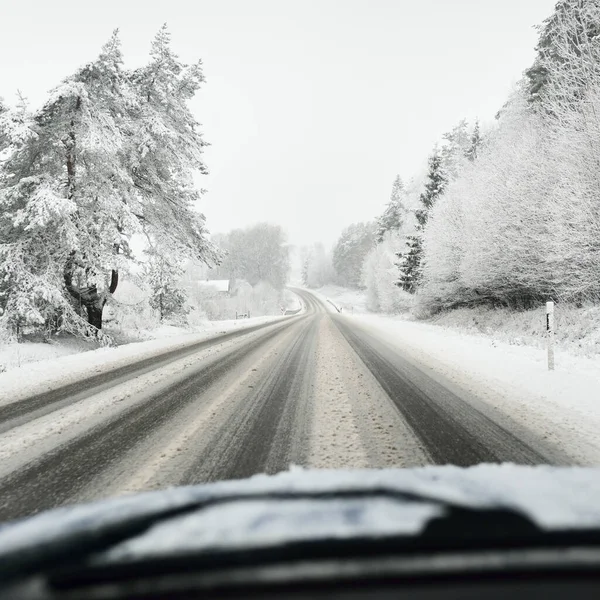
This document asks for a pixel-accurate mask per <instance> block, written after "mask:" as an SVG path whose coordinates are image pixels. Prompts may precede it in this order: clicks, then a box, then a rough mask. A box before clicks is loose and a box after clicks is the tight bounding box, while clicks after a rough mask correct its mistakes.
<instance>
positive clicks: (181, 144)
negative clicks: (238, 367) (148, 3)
mask: <svg viewBox="0 0 600 600" xmlns="http://www.w3.org/2000/svg"><path fill="white" fill-rule="evenodd" d="M201 81H202V77H201V73H200V71H199V67H198V65H195V66H192V67H189V68H186V67H185V66H184V65H182V64H180V63H179V62H177V60H176V57H174V56H173V55H172V54H169V50H168V34H167V32H166V30H164V28H163V29H162V30H161V31H160V32H159V34H158V36H157V38H156V39H155V41H154V43H153V47H152V57H151V61H150V64H149V65H148V66H147V67H144V68H141V69H138V70H137V71H135V72H134V73H130V72H128V71H126V70H125V69H124V67H123V61H122V55H121V49H120V42H119V38H118V35H117V33H116V32H115V33H114V34H113V36H112V37H111V39H110V40H109V42H108V43H107V44H106V45H105V46H104V47H103V49H102V52H101V53H100V56H99V57H98V58H97V59H96V60H95V61H93V62H91V63H89V64H87V65H85V66H84V67H82V68H80V69H78V70H77V71H76V72H75V73H74V74H73V75H72V76H70V77H68V78H67V79H65V80H64V81H63V82H62V83H61V84H60V85H59V86H58V87H57V88H55V89H54V90H53V91H52V93H51V95H50V98H49V100H48V101H47V102H46V104H45V105H44V106H43V107H42V108H41V109H40V110H39V111H37V112H36V113H35V114H34V115H33V118H32V123H31V126H30V127H29V128H28V129H27V133H26V134H24V135H22V136H21V139H20V140H17V142H16V143H15V144H13V146H14V148H13V150H12V152H11V155H10V157H9V159H8V160H7V161H6V162H5V163H4V165H3V168H2V179H1V180H0V181H1V187H0V209H1V213H0V237H1V241H2V244H1V246H0V277H1V278H2V279H3V280H4V281H5V282H7V281H8V282H9V284H8V285H9V293H8V295H7V296H8V297H7V301H6V305H7V310H6V313H7V314H8V315H9V316H10V318H11V319H14V320H17V321H18V320H25V321H27V322H30V323H38V324H39V323H42V322H44V321H45V319H46V318H47V313H48V311H49V312H51V313H52V312H56V311H58V312H60V313H61V315H62V319H63V326H64V327H65V328H68V329H71V330H77V331H83V330H86V329H87V330H89V331H97V330H99V329H101V327H102V312H103V308H104V306H105V304H106V302H107V301H108V299H109V298H110V295H111V294H112V293H113V292H114V291H115V289H116V287H117V284H118V273H119V270H120V269H127V267H128V265H129V263H130V261H131V259H132V257H131V254H130V251H129V240H130V238H131V236H132V235H134V234H136V233H140V232H143V233H145V234H146V235H147V236H148V237H149V238H150V239H151V240H152V243H153V245H154V246H155V247H160V248H161V249H162V251H164V252H168V253H170V254H171V255H172V256H175V255H177V254H179V255H184V254H187V255H190V256H193V257H195V258H199V259H203V260H211V259H213V258H214V257H215V256H216V255H215V252H214V249H213V248H212V246H211V244H210V243H209V242H208V241H207V239H206V237H205V230H204V219H203V217H202V215H200V214H199V213H197V212H195V210H194V208H193V207H194V203H195V201H196V200H197V199H198V197H199V193H198V192H197V191H196V190H195V189H194V187H193V183H192V173H193V172H194V171H195V170H200V171H201V172H204V171H205V168H204V166H203V165H202V163H201V161H200V158H199V154H200V152H201V149H202V147H203V145H204V142H203V141H202V138H201V135H200V134H199V132H198V129H197V128H198V125H197V123H196V122H195V120H194V119H193V118H192V116H191V113H190V112H189V110H188V109H187V107H186V103H187V101H188V100H189V99H190V98H191V97H192V96H193V94H194V93H195V91H196V90H197V89H198V87H199V85H200V82H201ZM65 290H66V291H67V292H68V293H65ZM82 310H85V312H86V313H87V314H86V316H87V319H85V320H84V319H82V318H81V311H82ZM86 321H87V324H86ZM90 326H91V327H90Z"/></svg>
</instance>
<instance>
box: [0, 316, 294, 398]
mask: <svg viewBox="0 0 600 600" xmlns="http://www.w3.org/2000/svg"><path fill="white" fill-rule="evenodd" d="M282 318H283V317H255V318H251V319H239V320H237V321H236V320H232V321H215V322H209V323H207V325H206V328H205V329H204V330H203V331H201V332H196V333H189V332H188V333H182V331H185V330H181V329H179V328H176V327H165V328H162V329H161V330H158V331H156V332H154V335H157V336H158V338H157V339H153V340H149V341H145V342H134V343H131V344H124V345H123V346H119V347H117V348H98V349H97V350H90V351H88V352H82V351H81V350H79V351H78V353H76V354H73V353H71V354H70V355H68V356H58V357H57V356H51V355H50V356H49V358H48V359H47V360H43V359H38V361H37V362H31V363H28V364H21V365H20V366H19V365H18V364H14V366H13V368H12V369H11V370H10V371H7V372H5V373H0V404H8V403H10V402H14V401H16V400H20V399H23V398H27V397H28V396H32V395H35V394H40V393H42V392H47V391H50V390H52V389H55V388H57V387H61V386H63V385H67V384H69V383H72V382H74V381H77V380H79V379H82V378H85V377H88V376H90V375H97V374H99V373H102V372H106V371H111V370H113V369H116V368H118V367H121V366H124V365H127V364H131V363H134V362H136V361H138V360H143V359H145V358H150V357H151V356H156V355H158V354H162V353H165V352H168V351H170V350H175V349H177V348H184V347H186V346H189V345H191V344H194V343H197V342H200V341H202V340H205V339H209V338H211V337H214V336H216V335H219V334H221V333H227V332H229V331H233V330H238V329H247V328H248V327H253V326H255V325H259V324H261V323H269V322H275V321H278V320H280V319H282ZM46 345H47V344H36V346H46ZM13 346H14V347H13ZM26 347H27V343H24V344H13V345H11V347H9V349H8V351H7V352H11V351H12V352H17V351H20V349H21V348H26ZM50 348H52V346H51V345H50Z"/></svg>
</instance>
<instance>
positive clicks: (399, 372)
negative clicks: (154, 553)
mask: <svg viewBox="0 0 600 600" xmlns="http://www.w3.org/2000/svg"><path fill="white" fill-rule="evenodd" d="M297 293H298V295H299V296H301V298H302V299H303V301H304V304H305V306H306V311H305V312H304V313H302V314H300V315H298V316H293V317H286V318H283V319H277V320H274V321H271V322H264V323H259V324H255V325H252V326H249V327H247V328H246V329H243V330H236V331H230V332H228V333H224V334H222V335H220V336H217V337H214V336H213V337H205V338H203V339H200V340H194V341H190V343H188V344H184V345H176V344H174V345H173V347H169V348H167V349H166V351H165V349H163V351H162V352H148V353H147V354H146V355H144V356H143V357H141V358H140V359H139V360H133V359H132V357H130V359H129V360H126V361H124V362H123V361H121V363H119V364H118V365H113V367H111V368H110V369H99V371H98V372H97V373H95V374H94V375H93V377H89V376H87V377H80V381H77V380H76V379H75V380H73V381H71V380H69V381H67V382H64V385H62V386H61V385H58V384H57V383H56V381H55V382H54V383H53V384H49V385H47V386H46V389H45V391H44V388H43V386H42V388H40V386H38V388H36V389H35V390H33V388H32V392H31V393H30V394H29V397H16V398H13V399H12V401H11V400H8V401H4V402H2V403H1V405H0V520H7V519H11V518H16V517H19V516H22V515H28V514H31V513H33V512H36V511H38V510H41V509H45V508H50V507H53V506H58V505H62V504H66V503H72V502H81V501H86V500H91V499H96V498H102V497H108V496H112V495H118V494H124V493H130V492H137V491H140V490H148V489H157V488H164V487H168V486H175V485H183V484H192V483H198V482H205V481H215V480H220V479H233V478H240V477H247V476H250V475H253V474H255V473H262V472H267V473H275V472H278V471H281V470H286V469H287V468H289V466H290V465H291V464H297V465H304V466H309V467H318V468H320V467H338V468H339V467H350V468H357V467H389V466H397V467H409V466H419V465H426V464H432V463H433V464H446V463H452V464H456V465H471V464H477V463H481V462H515V463H521V464H537V463H553V464H562V463H569V462H573V461H572V459H571V458H570V457H568V456H566V455H565V454H564V453H562V452H561V450H560V448H559V447H558V446H557V445H556V444H552V443H550V442H549V441H548V440H544V439H543V437H542V436H540V435H538V434H537V433H536V432H534V431H533V430H531V429H530V428H527V427H525V426H524V425H523V423H522V422H519V421H517V420H513V419H512V418H511V417H510V415H508V414H506V413H503V412H501V411H497V410H495V408H494V407H493V406H491V405H489V404H486V403H485V402H482V401H480V400H478V399H477V398H476V397H475V396H474V394H473V393H472V392H468V393H467V391H466V390H465V391H464V393H463V390H461V389H460V387H459V386H457V385H456V383H455V382H452V381H450V380H448V381H446V380H444V378H443V375H440V374H439V373H433V372H431V369H429V368H428V367H427V366H426V365H424V364H419V363H418V362H415V360H414V359H411V357H410V356H407V355H406V353H405V352H404V351H402V350H401V349H399V348H398V347H396V346H394V344H392V343H390V342H389V340H386V338H385V336H384V335H380V334H378V333H377V331H376V329H375V328H373V327H370V328H369V327H366V326H365V324H364V323H362V322H361V321H360V319H355V318H353V317H348V316H344V315H338V314H336V313H334V312H333V311H332V310H329V309H328V307H327V305H326V304H324V303H322V302H321V301H320V300H319V299H318V298H316V297H315V296H314V295H312V294H310V293H308V292H306V291H303V290H297ZM1 386H2V381H0V389H1ZM5 389H7V388H5Z"/></svg>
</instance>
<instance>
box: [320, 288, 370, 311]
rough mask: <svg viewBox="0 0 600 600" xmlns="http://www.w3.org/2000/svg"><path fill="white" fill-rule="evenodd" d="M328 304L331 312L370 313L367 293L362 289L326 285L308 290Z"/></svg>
mask: <svg viewBox="0 0 600 600" xmlns="http://www.w3.org/2000/svg"><path fill="white" fill-rule="evenodd" d="M308 291H309V292H310V293H311V294H314V295H315V296H317V297H318V298H320V299H321V300H322V301H324V302H325V303H326V305H327V309H328V310H330V311H331V312H340V311H341V312H342V313H344V312H345V313H350V314H362V313H368V312H369V310H368V309H367V301H366V295H365V293H364V292H362V291H360V290H349V289H347V288H344V287H341V286H339V285H324V286H323V287H320V288H319V289H316V290H313V289H310V290H308Z"/></svg>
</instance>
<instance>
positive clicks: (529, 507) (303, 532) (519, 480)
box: [0, 464, 600, 564]
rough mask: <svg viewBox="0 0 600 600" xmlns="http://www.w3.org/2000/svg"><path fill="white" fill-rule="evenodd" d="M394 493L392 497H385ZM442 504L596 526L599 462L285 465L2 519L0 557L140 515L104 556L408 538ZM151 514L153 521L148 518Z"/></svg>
mask: <svg viewBox="0 0 600 600" xmlns="http://www.w3.org/2000/svg"><path fill="white" fill-rule="evenodd" d="M384 492H385V493H384ZM344 494H345V495H344ZM394 494H396V495H400V499H399V498H398V497H391V496H394ZM403 494H404V495H406V496H405V497H403V496H402V495H403ZM448 504H449V505H451V506H458V507H465V508H504V509H510V510H515V511H517V512H520V513H522V514H524V515H526V516H527V517H529V518H530V519H531V520H532V521H533V523H535V524H536V525H537V526H539V527H540V528H541V529H543V530H550V531H551V530H560V529H579V528H581V529H587V528H596V529H597V528H600V469H596V468H584V467H549V466H537V467H526V466H516V465H510V464H504V465H478V466H474V467H469V468H459V467H454V466H440V467H423V468H414V469H385V470H353V471H338V470H329V471H326V470H320V471H311V470H304V469H300V468H292V469H291V470H290V471H287V472H283V473H279V474H277V475H273V476H267V475H258V476H254V477H252V478H250V479H246V480H241V481H223V482H218V483H210V484H203V485H196V486H189V487H182V488H172V489H168V490H163V491H156V492H146V493H142V494H136V495H128V496H121V497H117V498H113V499H110V500H105V501H99V502H95V503H91V504H85V505H77V506H70V507H62V508H58V509H55V510H52V511H48V512H45V513H42V514H39V515H35V516H32V517H28V518H26V519H23V520H20V521H15V522H12V523H5V524H4V525H2V526H1V527H0V564H1V562H2V559H3V558H9V557H11V556H14V555H15V553H16V554H27V553H28V552H29V553H30V552H36V553H39V552H40V551H41V550H43V551H44V552H46V553H48V552H52V551H53V549H55V548H60V547H62V548H64V547H65V546H67V545H69V544H70V543H71V542H72V541H74V540H78V541H80V540H81V539H82V538H93V536H97V535H98V534H99V533H101V532H103V531H106V530H107V529H110V528H115V527H122V526H123V525H126V524H127V523H129V522H133V521H135V520H138V521H139V520H140V519H146V521H145V522H146V523H150V526H148V527H144V528H143V530H140V531H136V532H135V533H134V534H133V535H131V536H128V538H127V539H126V540H124V541H120V542H119V543H117V544H116V545H114V547H112V548H111V549H110V550H109V553H110V555H111V556H112V557H113V558H140V557H145V556H153V555H160V554H163V555H164V554H165V553H169V552H172V551H181V550H186V549H191V550H194V551H198V550H201V551H202V550H210V549H213V548H227V547H235V548H239V547H250V548H251V547H254V546H264V545H273V544H277V543H287V542H294V541H302V540H306V539H311V540H312V539H322V538H337V539H346V538H352V537H360V536H365V535H367V536H386V535H411V534H415V535H416V534H418V533H419V532H420V531H421V530H422V529H423V528H424V526H425V525H426V524H427V523H428V521H430V520H431V518H432V517H435V516H437V515H439V514H440V512H441V511H443V509H444V506H445V505H448ZM195 507H198V508H197V509H196V508H195ZM155 516H156V517H160V518H157V519H156V521H154V520H153V518H154V517H155Z"/></svg>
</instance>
